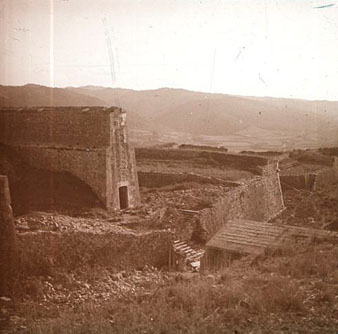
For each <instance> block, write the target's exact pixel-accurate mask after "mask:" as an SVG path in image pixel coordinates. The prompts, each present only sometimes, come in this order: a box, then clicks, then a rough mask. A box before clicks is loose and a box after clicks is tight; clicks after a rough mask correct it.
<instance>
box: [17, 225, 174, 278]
mask: <svg viewBox="0 0 338 334" xmlns="http://www.w3.org/2000/svg"><path fill="white" fill-rule="evenodd" d="M171 239H172V234H171V233H170V232H169V231H154V232H147V233H143V234H136V233H133V232H130V233H101V234H99V233H95V234H93V233H87V232H78V231H77V232H64V233H62V232H61V233H60V232H50V231H46V232H44V231H38V232H29V233H21V234H18V249H19V259H20V266H21V268H20V270H22V272H24V273H25V274H27V275H49V274H50V272H52V270H53V268H54V267H56V268H64V269H66V270H74V269H79V268H83V267H88V266H89V267H94V266H95V265H99V266H104V267H109V268H112V269H114V270H115V269H116V270H122V269H124V270H125V269H132V268H142V267H144V266H145V265H152V266H155V267H163V266H166V265H168V261H169V251H170V247H171Z"/></svg>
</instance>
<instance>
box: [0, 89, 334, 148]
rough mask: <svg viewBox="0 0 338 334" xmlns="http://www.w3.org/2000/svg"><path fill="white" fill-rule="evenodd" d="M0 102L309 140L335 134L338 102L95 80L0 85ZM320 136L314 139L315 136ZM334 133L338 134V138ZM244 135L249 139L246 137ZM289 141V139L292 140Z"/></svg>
mask: <svg viewBox="0 0 338 334" xmlns="http://www.w3.org/2000/svg"><path fill="white" fill-rule="evenodd" d="M0 105H1V106H43V105H55V106H65V105H70V106H71V105H72V106H81V105H83V106H85V105H87V106H94V105H101V106H111V105H115V106H119V107H122V108H124V109H125V110H127V112H128V124H129V128H131V129H136V130H147V131H154V132H156V133H158V134H159V135H163V134H165V133H172V132H177V133H185V134H191V135H192V136H199V135H208V136H229V135H232V134H236V133H238V134H239V135H241V136H242V137H243V138H245V137H250V135H252V133H253V132H252V129H253V128H254V129H255V132H259V131H260V130H261V131H262V133H263V134H264V136H265V137H267V138H268V137H269V135H268V133H269V132H271V133H272V132H274V133H275V137H276V136H277V135H276V131H277V132H278V131H284V132H286V133H287V135H288V136H291V137H292V136H297V137H299V136H305V137H306V138H308V137H309V138H313V140H319V139H320V140H323V141H324V142H325V140H326V138H330V140H332V138H333V137H335V136H336V137H338V102H336V101H307V100H299V99H284V98H270V97H245V96H233V95H226V94H209V93H203V92H192V91H188V90H184V89H171V88H161V89H157V90H144V91H135V90H130V89H120V88H116V89H115V88H114V89H113V88H105V87H96V86H85V87H79V88H74V87H67V88H49V87H44V86H39V85H32V84H30V85H25V86H19V87H12V86H0ZM318 138H319V139H318ZM337 139H338V138H337ZM248 140H249V139H248ZM291 141H292V140H291Z"/></svg>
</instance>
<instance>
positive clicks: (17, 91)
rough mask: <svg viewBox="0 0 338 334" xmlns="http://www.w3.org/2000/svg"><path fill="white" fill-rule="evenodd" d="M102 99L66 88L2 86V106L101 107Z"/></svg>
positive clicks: (0, 97)
mask: <svg viewBox="0 0 338 334" xmlns="http://www.w3.org/2000/svg"><path fill="white" fill-rule="evenodd" d="M100 105H105V102H104V101H101V100H100V99H98V98H96V97H93V96H89V95H83V94H81V93H77V92H72V91H70V90H68V89H64V88H50V87H45V86H39V85H33V84H29V85H25V86H1V85H0V106H2V107H4V106H7V107H9V106H10V107H21V106H26V107H33V106H100Z"/></svg>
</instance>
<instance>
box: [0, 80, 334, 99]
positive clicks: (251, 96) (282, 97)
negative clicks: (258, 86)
mask: <svg viewBox="0 0 338 334" xmlns="http://www.w3.org/2000/svg"><path fill="white" fill-rule="evenodd" d="M29 85H35V86H42V87H47V88H61V89H67V88H86V87H95V88H102V89H106V88H111V89H121V90H130V91H136V92H142V91H155V90H161V89H173V90H185V91H189V92H192V93H202V94H219V95H229V96H238V97H247V98H272V99H292V100H303V101H313V102H316V101H317V102H320V101H327V102H338V98H337V100H328V99H326V100H323V99H305V98H299V97H285V96H263V95H242V94H229V93H221V92H211V93H210V92H205V91H198V90H191V89H186V88H182V87H158V88H153V89H134V88H126V87H109V86H96V85H91V84H84V85H81V86H54V87H51V86H48V85H42V84H39V83H34V82H28V83H26V84H22V85H4V84H1V83H0V86H6V87H24V86H29Z"/></svg>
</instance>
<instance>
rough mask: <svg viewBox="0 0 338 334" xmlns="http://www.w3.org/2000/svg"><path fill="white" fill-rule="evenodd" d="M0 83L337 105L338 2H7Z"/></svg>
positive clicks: (0, 31)
mask: <svg viewBox="0 0 338 334" xmlns="http://www.w3.org/2000/svg"><path fill="white" fill-rule="evenodd" d="M0 38H1V44H0V84H3V85H24V84H27V83H35V84H40V85H46V86H52V87H66V86H84V85H98V86H106V87H121V88H130V89H136V90H144V89H157V88H161V87H169V88H184V89H189V90H194V91H203V92H217V93H225V94H235V95H249V96H275V97H295V98H303V99H312V100H315V99H317V100H338V3H337V4H336V3H335V0H332V1H313V0H279V1H278V0H265V1H264V0H245V1H244V0H236V1H230V0H206V1H198V0H95V1H93V0H0Z"/></svg>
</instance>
